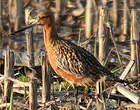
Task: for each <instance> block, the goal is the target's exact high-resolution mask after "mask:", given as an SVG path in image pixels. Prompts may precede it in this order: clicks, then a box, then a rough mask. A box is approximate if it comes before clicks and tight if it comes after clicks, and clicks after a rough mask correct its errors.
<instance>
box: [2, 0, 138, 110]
mask: <svg viewBox="0 0 140 110" xmlns="http://www.w3.org/2000/svg"><path fill="white" fill-rule="evenodd" d="M42 8H43V9H49V10H51V11H52V12H54V14H55V21H56V25H57V32H58V34H59V35H60V36H61V37H63V38H65V39H68V40H70V41H72V42H74V43H76V44H77V45H79V46H82V47H83V48H85V49H87V50H88V51H90V52H91V53H92V54H93V55H94V56H95V57H96V58H97V59H98V60H99V61H100V62H101V63H102V64H103V65H104V66H106V67H107V68H108V69H109V70H111V71H112V73H113V74H115V75H117V76H118V77H119V76H120V78H121V79H125V78H127V79H128V80H129V79H130V80H135V79H138V81H136V82H135V83H134V84H130V85H125V87H124V86H123V85H120V84H117V85H116V86H115V87H114V86H113V87H114V88H116V90H117V91H118V92H120V94H121V95H120V94H117V92H114V91H115V90H113V92H114V93H111V92H110V91H112V87H109V88H107V89H106V88H104V85H105V84H106V83H105V82H104V80H103V79H101V80H100V81H99V82H97V84H96V86H93V87H87V88H85V87H79V90H78V93H76V92H77V91H76V89H73V87H72V86H71V85H70V84H69V83H68V82H66V81H64V80H63V79H62V78H60V77H59V76H57V75H56V74H55V72H54V71H53V70H52V68H51V67H50V65H49V63H48V60H47V55H46V51H45V48H44V42H43V34H42V27H41V26H34V27H32V26H30V25H31V24H33V23H34V21H35V18H36V15H37V13H38V10H40V9H42ZM139 14H140V1H139V0H0V109H6V110H28V109H29V110H37V109H38V110H48V109H52V110H57V109H62V110H63V109H67V110H80V109H83V110H92V109H97V110H105V109H107V110H112V109H114V110H128V109H129V110H133V109H135V110H139V109H140V81H139V78H140V73H139V72H140V65H139V62H140V58H139V57H140V55H139V53H140V47H139V46H140V43H139V39H140V35H139V33H140V29H139V27H140V17H139ZM28 26H29V27H32V28H30V29H25V28H27V27H28ZM107 86H108V85H107ZM128 89H129V90H128ZM104 91H105V92H107V94H109V95H106V93H104ZM108 91H109V92H108ZM95 96H96V97H95ZM112 99H113V100H112ZM117 101H118V102H119V103H117Z"/></svg>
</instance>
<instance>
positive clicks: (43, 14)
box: [37, 10, 55, 26]
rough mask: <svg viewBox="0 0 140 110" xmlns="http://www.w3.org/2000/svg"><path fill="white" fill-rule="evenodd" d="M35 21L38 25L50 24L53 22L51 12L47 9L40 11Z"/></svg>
mask: <svg viewBox="0 0 140 110" xmlns="http://www.w3.org/2000/svg"><path fill="white" fill-rule="evenodd" d="M37 21H38V24H40V25H48V26H52V25H53V24H54V22H55V20H54V14H53V12H51V11H49V10H47V11H46V10H45V11H40V12H39V13H38V15H37Z"/></svg>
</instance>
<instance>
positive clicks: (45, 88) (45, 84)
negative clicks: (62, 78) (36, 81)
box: [41, 53, 51, 103]
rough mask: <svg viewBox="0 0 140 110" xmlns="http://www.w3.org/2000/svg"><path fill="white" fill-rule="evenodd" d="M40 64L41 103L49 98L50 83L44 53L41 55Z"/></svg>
mask: <svg viewBox="0 0 140 110" xmlns="http://www.w3.org/2000/svg"><path fill="white" fill-rule="evenodd" d="M41 63H42V64H41V66H42V103H45V102H46V101H48V100H49V99H50V93H51V83H50V73H49V72H50V71H49V67H48V60H47V56H46V53H42V55H41Z"/></svg>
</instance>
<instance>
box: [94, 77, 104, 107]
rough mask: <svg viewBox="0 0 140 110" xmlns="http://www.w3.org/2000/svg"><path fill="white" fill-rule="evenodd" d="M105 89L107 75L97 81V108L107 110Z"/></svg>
mask: <svg viewBox="0 0 140 110" xmlns="http://www.w3.org/2000/svg"><path fill="white" fill-rule="evenodd" d="M104 90H105V77H103V78H101V79H100V80H98V81H97V83H96V95H97V96H96V109H97V110H106V107H105V99H104V97H103V92H104Z"/></svg>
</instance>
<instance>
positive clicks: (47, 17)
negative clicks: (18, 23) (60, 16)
mask: <svg viewBox="0 0 140 110" xmlns="http://www.w3.org/2000/svg"><path fill="white" fill-rule="evenodd" d="M48 17H49V16H48V15H47V16H42V17H40V19H44V18H48Z"/></svg>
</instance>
